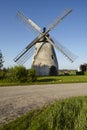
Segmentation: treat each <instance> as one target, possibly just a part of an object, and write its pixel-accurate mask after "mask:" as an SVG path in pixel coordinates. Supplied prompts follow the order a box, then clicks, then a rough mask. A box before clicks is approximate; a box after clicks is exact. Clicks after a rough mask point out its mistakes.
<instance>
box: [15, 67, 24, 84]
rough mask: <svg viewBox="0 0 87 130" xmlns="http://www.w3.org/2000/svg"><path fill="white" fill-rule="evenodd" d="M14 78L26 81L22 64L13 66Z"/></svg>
mask: <svg viewBox="0 0 87 130" xmlns="http://www.w3.org/2000/svg"><path fill="white" fill-rule="evenodd" d="M14 74H15V75H14V76H15V77H14V78H16V80H17V81H19V82H26V81H27V70H26V68H25V67H24V66H15V67H14Z"/></svg>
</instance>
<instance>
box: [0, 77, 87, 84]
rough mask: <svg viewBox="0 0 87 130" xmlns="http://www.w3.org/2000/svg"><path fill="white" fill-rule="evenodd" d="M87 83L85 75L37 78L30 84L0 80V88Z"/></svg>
mask: <svg viewBox="0 0 87 130" xmlns="http://www.w3.org/2000/svg"><path fill="white" fill-rule="evenodd" d="M82 82H87V75H78V76H77V75H73V76H72V75H70V76H44V77H43V76H42V77H37V81H35V82H30V83H11V82H8V81H6V80H0V86H9V85H11V86H14V85H31V84H59V83H82Z"/></svg>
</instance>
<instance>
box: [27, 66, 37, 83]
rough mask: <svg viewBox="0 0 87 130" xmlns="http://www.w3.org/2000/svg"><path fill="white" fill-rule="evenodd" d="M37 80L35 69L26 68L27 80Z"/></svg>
mask: <svg viewBox="0 0 87 130" xmlns="http://www.w3.org/2000/svg"><path fill="white" fill-rule="evenodd" d="M36 80H37V76H36V71H35V69H34V68H31V69H29V70H28V81H29V82H34V81H36Z"/></svg>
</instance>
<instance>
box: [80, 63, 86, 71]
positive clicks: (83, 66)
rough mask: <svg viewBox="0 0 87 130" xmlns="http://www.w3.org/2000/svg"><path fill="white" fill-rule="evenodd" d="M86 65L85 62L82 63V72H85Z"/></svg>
mask: <svg viewBox="0 0 87 130" xmlns="http://www.w3.org/2000/svg"><path fill="white" fill-rule="evenodd" d="M86 68H87V67H86V65H85V64H83V65H80V70H81V71H82V72H85V71H86Z"/></svg>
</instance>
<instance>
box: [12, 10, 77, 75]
mask: <svg viewBox="0 0 87 130" xmlns="http://www.w3.org/2000/svg"><path fill="white" fill-rule="evenodd" d="M71 11H72V10H67V11H66V12H65V13H64V14H63V15H62V16H61V17H60V18H59V19H57V20H56V21H55V23H54V24H52V25H51V26H50V27H49V29H48V30H46V28H45V27H44V29H43V32H41V28H40V27H39V26H38V25H37V24H35V23H34V22H33V21H32V20H31V19H28V18H26V17H25V16H24V15H23V14H22V13H21V12H18V14H17V15H18V17H19V18H20V19H21V21H22V22H23V23H26V24H27V25H30V26H31V27H32V28H34V29H35V30H36V31H38V32H39V36H38V37H36V38H35V39H34V40H33V41H32V42H31V43H30V44H28V46H26V47H25V48H24V50H23V51H22V52H21V53H19V54H18V55H17V57H16V58H15V59H14V61H15V62H17V63H18V64H24V63H25V62H26V61H27V60H28V59H29V57H30V56H31V53H32V50H33V47H35V50H34V56H33V62H32V67H34V68H35V70H36V73H37V75H39V76H42V75H58V74H59V68H58V62H57V58H56V54H55V50H54V48H56V49H57V50H59V51H60V52H61V53H62V54H63V55H64V56H65V57H67V58H68V59H69V60H70V61H71V62H73V61H74V59H75V56H74V54H72V53H71V52H70V51H69V50H68V49H66V48H65V47H63V46H62V45H61V44H59V43H57V44H56V43H55V41H54V40H53V39H52V38H51V37H50V35H49V32H50V31H51V30H52V29H53V28H54V27H55V26H56V25H57V24H59V23H60V22H61V21H62V20H63V19H64V18H65V17H66V16H67V15H68V14H69V13H71Z"/></svg>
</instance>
